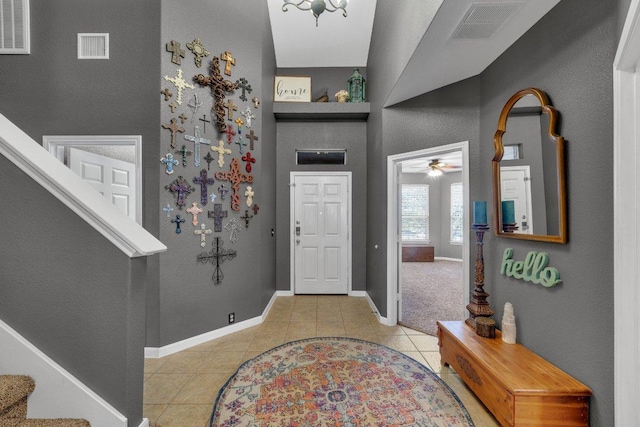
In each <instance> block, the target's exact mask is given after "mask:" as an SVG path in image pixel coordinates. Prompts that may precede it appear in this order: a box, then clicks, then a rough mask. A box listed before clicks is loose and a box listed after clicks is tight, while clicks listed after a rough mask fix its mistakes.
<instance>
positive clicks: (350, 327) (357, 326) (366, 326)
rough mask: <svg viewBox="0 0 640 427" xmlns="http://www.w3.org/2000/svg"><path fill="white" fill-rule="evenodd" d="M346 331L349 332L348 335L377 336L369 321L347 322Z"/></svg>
mask: <svg viewBox="0 0 640 427" xmlns="http://www.w3.org/2000/svg"><path fill="white" fill-rule="evenodd" d="M344 329H345V330H346V331H347V334H350V333H352V332H355V333H366V334H375V331H374V330H373V328H372V327H371V324H370V323H369V322H367V321H358V320H345V321H344Z"/></svg>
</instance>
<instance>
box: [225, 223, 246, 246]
mask: <svg viewBox="0 0 640 427" xmlns="http://www.w3.org/2000/svg"><path fill="white" fill-rule="evenodd" d="M224 228H225V230H229V241H230V242H231V243H236V242H237V241H238V233H239V232H240V231H242V226H241V225H240V224H238V220H237V219H236V218H231V219H230V220H229V222H227V225H225V226H224Z"/></svg>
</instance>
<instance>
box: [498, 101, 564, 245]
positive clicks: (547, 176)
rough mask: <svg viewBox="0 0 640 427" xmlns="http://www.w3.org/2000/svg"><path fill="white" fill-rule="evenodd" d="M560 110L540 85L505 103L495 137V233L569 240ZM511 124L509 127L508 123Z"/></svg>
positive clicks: (519, 236) (532, 238) (504, 235)
mask: <svg viewBox="0 0 640 427" xmlns="http://www.w3.org/2000/svg"><path fill="white" fill-rule="evenodd" d="M557 120H558V112H557V111H556V109H555V108H553V106H551V104H550V102H549V97H548V96H547V94H546V93H544V92H543V91H541V90H540V89H536V88H527V89H523V90H521V91H519V92H517V93H516V94H515V95H513V96H512V97H511V98H510V99H509V100H508V101H507V103H506V104H505V106H504V108H503V109H502V112H501V113H500V118H499V119H498V129H497V130H496V133H495V136H494V138H493V145H494V149H495V156H494V157H493V161H492V168H493V213H494V215H493V225H494V234H495V235H496V236H498V237H506V238H510V239H522V240H537V241H541V242H552V243H563V244H564V243H567V209H566V207H567V201H566V180H565V154H564V138H563V137H562V136H560V135H558V134H557V133H556V124H557ZM507 125H508V128H507Z"/></svg>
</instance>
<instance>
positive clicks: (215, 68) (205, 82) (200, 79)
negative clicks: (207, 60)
mask: <svg viewBox="0 0 640 427" xmlns="http://www.w3.org/2000/svg"><path fill="white" fill-rule="evenodd" d="M210 71H211V73H210V75H208V76H205V75H203V74H198V75H196V76H194V77H193V79H194V80H195V81H196V82H197V83H198V84H199V85H200V86H209V87H210V88H211V95H212V96H213V98H214V99H215V102H214V104H213V108H212V110H213V112H214V113H215V115H216V126H217V127H218V132H224V131H225V129H226V128H227V124H226V123H225V118H224V116H225V114H224V107H223V104H224V98H225V96H226V94H227V93H231V92H233V91H234V90H236V89H237V88H238V85H237V84H235V83H233V82H231V81H229V80H225V79H224V78H223V77H222V75H221V74H220V59H219V58H218V57H217V56H214V57H213V59H212V60H211V69H210Z"/></svg>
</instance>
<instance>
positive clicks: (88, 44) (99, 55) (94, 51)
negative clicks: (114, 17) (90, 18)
mask: <svg viewBox="0 0 640 427" xmlns="http://www.w3.org/2000/svg"><path fill="white" fill-rule="evenodd" d="M78 59H109V33H78Z"/></svg>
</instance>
